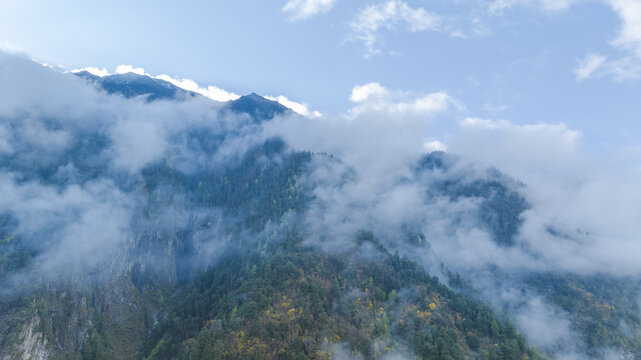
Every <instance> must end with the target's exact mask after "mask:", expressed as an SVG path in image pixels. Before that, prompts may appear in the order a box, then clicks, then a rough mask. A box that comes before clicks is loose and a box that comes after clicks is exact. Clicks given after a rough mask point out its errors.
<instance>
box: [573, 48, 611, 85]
mask: <svg viewBox="0 0 641 360" xmlns="http://www.w3.org/2000/svg"><path fill="white" fill-rule="evenodd" d="M605 61H606V57H605V56H603V55H599V54H589V55H588V56H586V57H585V58H584V59H582V60H579V65H578V66H577V67H576V69H574V75H575V76H576V79H577V80H579V81H581V80H585V79H588V78H590V77H592V75H593V74H594V73H595V72H597V70H599V69H601V68H602V66H603V64H604V63H605Z"/></svg>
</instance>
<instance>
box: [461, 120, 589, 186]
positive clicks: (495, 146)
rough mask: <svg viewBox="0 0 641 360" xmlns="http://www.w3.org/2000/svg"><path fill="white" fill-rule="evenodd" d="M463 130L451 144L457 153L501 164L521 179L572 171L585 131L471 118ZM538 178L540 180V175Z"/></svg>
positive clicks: (559, 126)
mask: <svg viewBox="0 0 641 360" xmlns="http://www.w3.org/2000/svg"><path fill="white" fill-rule="evenodd" d="M459 125H460V126H459V129H460V133H459V134H458V135H457V136H456V137H455V141H453V142H452V143H451V144H450V148H451V150H452V151H453V152H455V153H459V154H462V155H465V156H466V157H467V158H469V159H471V160H474V161H476V162H479V163H485V164H488V165H492V166H497V167H498V168H499V169H501V170H502V171H506V172H507V173H508V174H510V175H513V176H516V177H518V178H520V179H528V178H530V177H531V175H532V174H533V172H537V176H538V175H541V178H544V177H545V176H546V174H540V173H539V172H540V171H548V170H550V171H552V170H554V171H557V170H559V171H560V169H565V170H567V171H571V170H572V169H573V166H575V165H577V164H576V163H575V160H576V156H577V142H578V140H579V139H580V137H581V132H579V131H576V130H572V129H569V128H568V127H567V126H566V125H564V124H546V123H539V124H526V125H517V124H513V123H511V122H509V121H506V120H489V119H481V118H474V117H469V118H466V119H465V120H463V121H462V122H461V123H460V124H459ZM537 180H539V179H538V178H537Z"/></svg>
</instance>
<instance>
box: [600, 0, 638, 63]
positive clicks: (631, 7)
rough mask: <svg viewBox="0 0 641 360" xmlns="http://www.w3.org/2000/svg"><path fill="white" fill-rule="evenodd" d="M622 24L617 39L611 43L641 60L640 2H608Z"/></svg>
mask: <svg viewBox="0 0 641 360" xmlns="http://www.w3.org/2000/svg"><path fill="white" fill-rule="evenodd" d="M608 3H609V4H610V6H611V7H612V8H613V9H614V11H615V12H616V13H617V14H618V15H619V18H621V21H622V22H623V24H622V26H621V29H620V30H619V35H618V37H617V38H616V39H615V40H614V41H613V42H612V43H613V44H614V45H616V46H620V47H622V48H625V49H628V50H630V51H631V52H632V53H633V54H634V55H635V56H636V57H638V58H640V59H641V2H639V1H638V0H608Z"/></svg>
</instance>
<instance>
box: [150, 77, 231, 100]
mask: <svg viewBox="0 0 641 360" xmlns="http://www.w3.org/2000/svg"><path fill="white" fill-rule="evenodd" d="M154 78H156V79H160V80H164V81H167V82H170V83H172V84H174V85H176V86H178V87H179V88H182V89H185V90H188V91H193V92H195V93H198V94H201V95H203V96H206V97H208V98H210V99H212V100H215V101H223V102H224V101H230V100H236V99H238V98H239V97H240V95H237V94H234V93H233V92H229V91H226V90H223V89H221V88H219V87H217V86H212V85H210V86H207V87H206V88H204V87H200V85H198V84H197V83H196V82H195V81H194V80H191V79H182V78H173V77H171V76H169V75H158V76H154Z"/></svg>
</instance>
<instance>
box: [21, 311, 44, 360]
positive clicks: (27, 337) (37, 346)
mask: <svg viewBox="0 0 641 360" xmlns="http://www.w3.org/2000/svg"><path fill="white" fill-rule="evenodd" d="M39 326H40V317H38V316H37V315H36V316H34V317H32V318H31V320H30V321H29V323H28V324H27V326H26V327H25V329H24V330H23V331H22V333H21V334H20V337H19V339H20V341H21V343H20V345H19V349H20V352H21V355H20V359H21V360H47V359H49V354H50V351H49V350H48V349H47V339H46V338H45V336H44V334H43V333H42V332H41V331H40V330H39Z"/></svg>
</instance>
